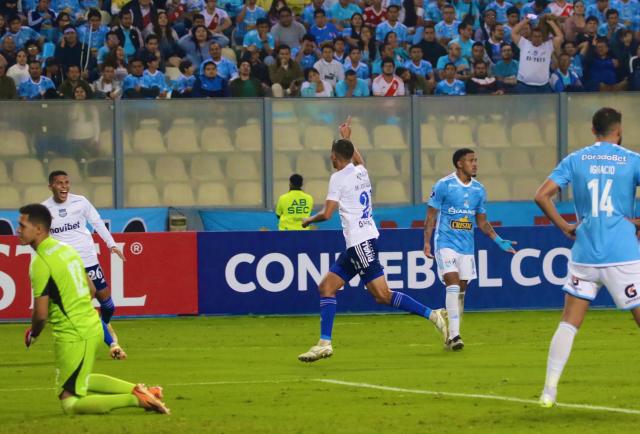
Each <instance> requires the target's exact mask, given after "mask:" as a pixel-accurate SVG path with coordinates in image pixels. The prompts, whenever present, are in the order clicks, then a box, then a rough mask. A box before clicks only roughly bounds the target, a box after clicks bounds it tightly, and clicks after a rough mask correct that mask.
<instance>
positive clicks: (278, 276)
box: [0, 226, 613, 320]
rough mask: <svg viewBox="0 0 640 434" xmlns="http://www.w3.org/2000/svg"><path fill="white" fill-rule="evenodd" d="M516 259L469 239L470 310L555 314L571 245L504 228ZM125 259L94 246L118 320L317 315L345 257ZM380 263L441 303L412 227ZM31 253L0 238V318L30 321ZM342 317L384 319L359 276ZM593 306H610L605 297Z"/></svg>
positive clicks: (129, 245)
mask: <svg viewBox="0 0 640 434" xmlns="http://www.w3.org/2000/svg"><path fill="white" fill-rule="evenodd" d="M499 233H500V235H501V236H502V237H503V238H506V239H512V240H516V241H517V242H518V253H517V254H516V255H511V254H508V253H505V252H502V251H501V250H500V249H498V247H497V246H496V245H495V244H494V243H493V242H492V241H491V240H489V239H488V238H487V237H485V236H484V235H482V234H481V233H479V232H476V246H477V252H476V260H477V272H478V279H477V280H476V281H474V282H473V283H472V284H471V287H470V289H469V291H468V295H467V302H466V307H467V308H468V309H471V310H490V309H549V308H560V307H561V306H562V300H563V293H562V291H561V290H560V285H561V284H562V282H563V281H564V279H565V277H566V263H567V260H568V257H569V255H570V251H569V247H570V240H568V239H566V238H565V237H564V236H563V235H562V234H561V233H560V232H559V231H558V230H556V229H555V228H553V227H543V226H540V227H505V228H500V229H499ZM115 239H116V241H117V242H118V243H119V245H120V247H121V248H122V250H123V252H125V257H126V261H125V262H122V261H121V260H119V259H118V257H117V256H115V255H104V254H105V253H106V251H107V250H106V247H105V246H104V244H102V242H101V241H98V240H96V245H97V246H98V248H99V251H100V252H101V253H102V255H104V256H100V261H101V264H102V267H103V269H104V271H105V274H106V275H107V279H108V280H109V282H110V284H111V287H112V291H113V298H114V301H115V303H116V305H117V306H118V314H119V315H131V316H144V315H192V314H213V315H246V314H260V315H263V314H264V315H268V314H306V313H316V312H317V311H318V295H317V292H316V288H317V283H319V281H320V279H321V278H322V275H323V274H324V273H325V272H326V271H327V270H328V269H329V266H330V264H331V263H332V261H333V260H334V258H335V257H336V256H337V255H338V254H339V253H340V252H341V251H342V250H343V249H344V239H343V237H342V233H341V232H340V231H310V232H233V233H232V232H201V233H194V232H183V233H151V234H116V235H115ZM379 248H380V252H381V253H380V258H381V261H382V262H383V265H384V266H385V271H386V273H387V278H388V281H389V284H390V286H391V288H392V289H397V290H402V291H406V292H407V293H408V294H410V295H411V296H412V297H415V298H416V299H418V300H420V301H421V302H423V303H426V304H428V305H430V306H434V307H441V306H442V305H443V304H444V289H443V287H442V284H441V283H440V282H439V280H438V278H437V275H436V266H435V264H434V262H433V260H431V259H426V258H425V257H424V255H423V254H422V231H421V230H419V229H398V230H382V231H381V236H380V240H379ZM31 254H32V250H31V249H30V248H29V247H27V246H19V245H18V244H17V239H16V237H11V236H3V237H0V288H1V291H0V320H15V319H26V318H29V317H30V315H31V312H30V308H31V297H30V288H29V278H28V268H29V260H30V256H31ZM338 305H339V308H338V309H339V311H340V312H387V311H390V309H388V308H386V307H382V306H378V305H376V304H375V303H374V302H373V300H372V299H371V297H369V296H368V295H367V293H366V290H365V289H364V288H363V287H362V285H361V283H360V282H359V279H358V278H355V279H354V280H353V281H351V282H349V285H347V286H346V288H345V289H344V290H343V291H342V293H341V294H340V296H339V298H338ZM594 305H595V306H602V307H607V306H613V303H612V301H611V299H610V297H609V295H608V294H607V293H606V291H603V292H602V293H601V294H600V295H599V296H598V298H597V299H596V301H595V302H594Z"/></svg>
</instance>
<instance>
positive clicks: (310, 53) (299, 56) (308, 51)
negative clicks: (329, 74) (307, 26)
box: [291, 34, 321, 71]
mask: <svg viewBox="0 0 640 434" xmlns="http://www.w3.org/2000/svg"><path fill="white" fill-rule="evenodd" d="M291 55H292V56H294V57H295V61H296V63H297V64H298V65H300V67H301V68H302V71H304V70H305V69H309V68H313V65H315V64H316V62H317V61H318V59H320V57H321V55H320V51H319V50H318V47H317V46H316V38H314V36H313V35H311V34H306V35H304V36H303V37H302V45H301V46H300V48H299V49H296V48H294V49H293V50H291Z"/></svg>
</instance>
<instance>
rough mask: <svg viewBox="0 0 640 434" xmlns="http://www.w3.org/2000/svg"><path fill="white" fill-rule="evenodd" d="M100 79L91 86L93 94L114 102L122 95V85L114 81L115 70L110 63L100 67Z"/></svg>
mask: <svg viewBox="0 0 640 434" xmlns="http://www.w3.org/2000/svg"><path fill="white" fill-rule="evenodd" d="M100 69H101V74H100V78H98V79H97V80H96V81H94V82H93V84H92V85H91V87H92V89H93V92H94V94H95V95H96V96H97V97H100V98H107V99H111V100H116V99H118V98H120V96H121V95H122V83H120V82H119V81H118V80H116V68H115V66H114V65H112V64H110V63H103V64H102V66H101V68H100Z"/></svg>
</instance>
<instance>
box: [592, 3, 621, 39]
mask: <svg viewBox="0 0 640 434" xmlns="http://www.w3.org/2000/svg"><path fill="white" fill-rule="evenodd" d="M606 17H607V21H606V22H604V23H602V24H600V26H599V27H598V36H604V37H606V38H607V39H608V40H610V41H612V42H613V43H615V42H617V41H618V40H619V38H618V34H619V33H620V31H621V30H624V28H625V27H624V24H622V23H621V22H620V19H619V17H620V16H619V14H618V11H617V10H615V9H608V10H607V13H606Z"/></svg>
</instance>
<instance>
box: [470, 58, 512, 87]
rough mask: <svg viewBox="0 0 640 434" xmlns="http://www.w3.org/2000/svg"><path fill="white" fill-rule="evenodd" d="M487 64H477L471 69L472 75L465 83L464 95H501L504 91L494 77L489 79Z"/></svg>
mask: <svg viewBox="0 0 640 434" xmlns="http://www.w3.org/2000/svg"><path fill="white" fill-rule="evenodd" d="M488 73H489V64H488V63H485V62H477V63H476V64H475V65H474V67H473V75H472V76H471V78H470V79H469V81H467V84H466V93H467V94H469V95H503V94H504V90H503V89H502V88H501V87H500V82H499V81H497V80H496V78H495V77H489V75H488Z"/></svg>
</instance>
